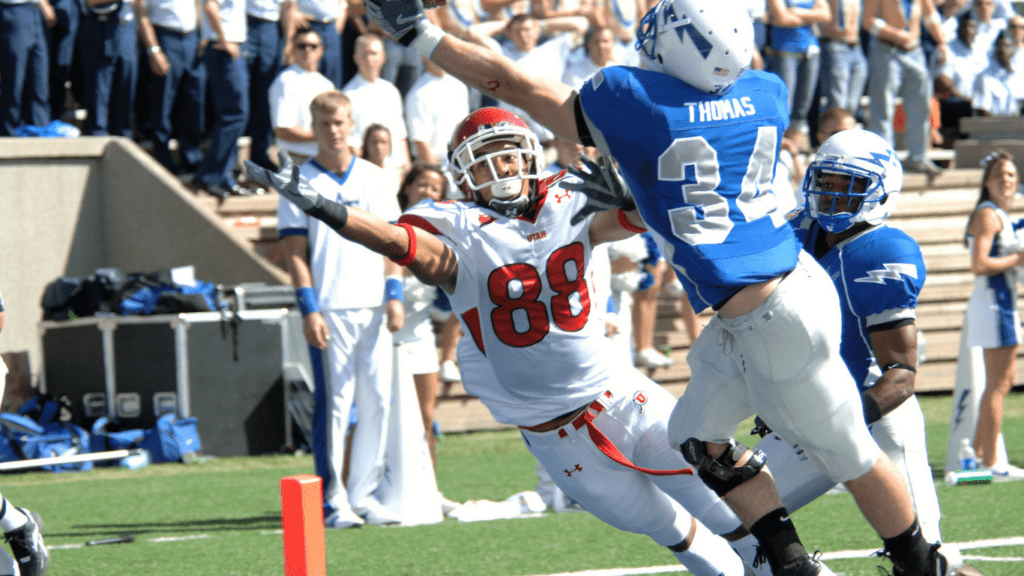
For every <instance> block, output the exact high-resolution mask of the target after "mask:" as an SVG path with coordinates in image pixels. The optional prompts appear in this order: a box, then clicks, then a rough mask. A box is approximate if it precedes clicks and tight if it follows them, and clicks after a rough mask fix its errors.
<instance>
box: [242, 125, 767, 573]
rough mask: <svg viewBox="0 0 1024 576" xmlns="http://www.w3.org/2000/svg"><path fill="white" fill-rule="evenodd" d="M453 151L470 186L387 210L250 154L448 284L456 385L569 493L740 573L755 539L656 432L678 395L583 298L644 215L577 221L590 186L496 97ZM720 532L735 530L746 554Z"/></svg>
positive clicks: (377, 244)
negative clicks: (544, 162) (632, 355)
mask: <svg viewBox="0 0 1024 576" xmlns="http://www.w3.org/2000/svg"><path fill="white" fill-rule="evenodd" d="M450 150H451V151H450V161H451V166H452V172H453V176H454V179H455V181H456V182H457V184H458V186H459V187H460V189H461V191H462V193H463V194H464V198H465V199H464V200H462V201H450V202H433V203H425V202H421V203H420V204H418V205H416V206H414V207H412V208H410V209H409V210H407V211H406V212H405V213H404V214H403V215H402V217H401V218H399V220H398V223H397V224H394V225H392V224H389V223H387V222H385V221H383V220H381V219H379V218H377V217H375V216H373V215H371V214H370V213H368V212H366V211H363V210H359V209H357V208H353V207H346V206H344V205H342V204H340V203H336V202H331V201H329V200H327V199H325V198H323V197H321V196H320V195H319V194H318V193H317V191H316V190H314V189H313V185H315V183H313V184H310V182H309V181H307V180H306V178H305V173H300V172H298V171H293V170H292V169H290V168H288V167H286V168H285V169H284V170H283V171H282V172H281V173H279V174H273V173H270V172H268V171H266V170H265V169H261V168H259V167H258V166H255V165H251V164H250V165H247V168H248V169H249V171H250V174H251V175H252V177H253V178H254V179H256V180H258V181H260V182H264V183H266V184H267V185H268V186H274V187H275V188H276V189H278V190H279V191H280V192H281V194H282V197H285V198H288V199H289V200H292V201H293V202H294V203H295V204H296V206H298V207H299V208H301V209H302V210H303V211H305V212H306V213H307V214H309V215H311V216H313V217H315V218H318V219H320V220H322V221H323V222H325V223H327V224H328V225H329V226H331V227H332V228H334V229H335V230H336V231H337V232H338V233H339V234H341V235H342V236H344V237H345V238H348V239H350V240H353V241H355V242H358V243H360V244H363V245H365V246H367V247H369V248H371V249H373V250H375V251H378V252H380V253H381V254H384V255H385V256H388V257H390V258H392V259H394V260H395V261H397V262H398V263H399V264H401V265H403V266H408V268H409V270H411V271H412V272H413V274H415V275H416V276H417V277H418V278H419V279H420V280H421V281H423V282H425V283H427V284H434V285H437V286H439V287H440V288H441V289H443V290H444V291H445V292H446V293H447V294H448V295H449V298H450V300H451V304H452V310H453V312H454V313H455V314H456V315H457V316H458V318H459V319H460V322H461V324H462V329H463V333H464V334H466V336H465V337H463V338H462V339H461V340H460V342H459V351H458V357H459V366H460V367H461V370H462V382H463V385H464V386H465V387H466V391H467V392H469V393H470V394H472V395H474V396H478V397H479V398H480V399H481V400H482V401H483V402H484V404H485V405H486V406H487V408H488V409H489V410H490V412H491V414H492V415H493V416H494V418H495V419H497V420H498V421H499V422H501V423H503V424H508V425H515V426H518V427H519V428H520V429H521V431H522V435H523V440H524V442H525V443H526V445H527V447H528V448H529V450H530V452H531V453H533V455H534V456H536V458H537V460H538V461H539V462H540V463H541V464H542V465H543V466H544V468H545V469H546V470H547V471H548V473H549V474H550V475H551V477H552V478H553V479H554V481H555V482H556V484H557V485H558V486H559V487H560V488H561V489H562V490H563V491H564V492H565V493H566V494H567V495H568V496H569V497H570V498H572V499H573V500H575V501H576V502H578V503H579V504H580V505H582V506H583V507H584V508H586V509H587V510H588V511H589V512H591V513H592V514H594V515H595V516H597V517H598V518H600V519H601V520H603V521H605V522H607V523H608V524H610V525H612V526H614V527H616V528H619V529H621V530H625V531H629V532H635V533H639V534H646V535H648V536H650V537H651V538H652V539H653V540H654V541H656V542H658V543H659V544H660V545H663V546H666V547H668V548H669V549H670V550H672V552H673V553H674V554H675V555H676V557H677V558H678V559H679V560H680V562H682V563H683V565H684V566H686V568H687V569H688V570H690V571H691V572H693V573H694V574H697V575H708V576H719V575H720V574H726V575H737V576H738V575H741V574H743V573H744V566H743V560H741V556H742V557H743V559H744V560H746V561H747V563H748V564H750V565H754V564H755V563H756V556H757V543H756V539H755V538H753V537H752V536H749V535H747V534H746V531H745V530H744V529H743V527H742V526H741V523H740V520H739V518H737V517H736V516H735V515H734V514H733V513H732V512H731V511H730V510H729V508H728V506H726V505H725V504H724V502H722V501H721V500H720V499H719V498H718V497H717V496H716V495H715V494H714V493H713V492H712V491H711V490H709V489H708V488H707V487H706V486H705V485H704V484H703V483H702V482H701V481H700V480H698V479H697V478H695V477H694V476H693V472H692V470H690V469H688V468H685V466H686V462H685V461H684V460H683V457H682V455H681V454H680V453H679V451H678V450H675V449H673V448H672V447H671V446H670V445H669V443H668V437H667V433H668V430H667V429H668V418H669V415H670V413H671V410H672V407H673V405H674V404H675V398H674V397H673V396H672V394H670V393H669V392H667V391H666V390H665V389H664V388H662V387H661V386H659V385H657V384H656V383H654V382H653V381H651V380H650V379H648V378H647V377H645V376H644V375H643V374H641V373H640V372H639V371H638V370H636V369H635V368H634V367H633V366H632V365H630V363H629V362H626V361H623V360H622V359H621V357H620V356H619V355H615V354H613V353H611V351H610V349H609V340H608V339H607V338H605V336H604V322H603V321H602V320H601V318H600V315H599V314H597V313H595V307H597V306H599V305H602V304H603V303H599V302H596V301H595V300H594V299H592V298H591V294H593V293H594V292H593V291H594V287H593V280H592V278H591V275H590V273H589V266H588V264H589V262H590V257H591V249H592V247H593V246H594V245H595V244H597V243H600V242H606V241H612V240H619V239H622V238H626V237H629V236H631V235H632V234H635V233H636V232H638V231H640V230H642V228H640V227H639V226H638V224H639V223H640V219H639V217H638V215H637V213H636V212H635V211H628V212H627V211H623V210H621V209H617V210H608V211H602V212H597V213H591V214H589V215H587V216H586V217H584V218H579V219H575V220H574V219H573V216H574V215H575V214H577V213H578V212H579V211H580V209H581V208H583V207H584V206H585V205H586V204H587V202H588V199H587V196H586V195H585V194H580V193H575V192H573V191H571V190H570V189H569V184H568V183H567V182H566V181H565V172H560V173H558V174H555V175H553V176H549V177H547V178H540V177H538V175H537V174H538V168H539V167H538V162H539V161H540V159H541V158H543V150H542V148H541V147H540V143H539V142H538V139H537V136H536V135H535V134H534V133H533V132H531V131H530V130H529V129H528V127H527V125H526V123H524V122H523V121H522V120H521V119H520V118H519V117H517V116H515V115H514V114H512V113H511V112H508V111H506V110H502V109H499V108H482V109H480V110H478V111H476V112H474V113H473V114H471V115H469V116H468V117H467V118H466V120H464V121H463V122H462V124H460V126H459V127H458V128H457V129H456V132H455V134H454V136H453V138H452V141H451V145H450ZM282 162H286V160H284V158H282ZM591 166H592V168H593V170H592V173H591V174H590V175H589V176H588V177H592V178H595V179H607V181H608V182H619V180H618V177H617V175H615V174H614V172H613V171H612V169H611V168H610V167H607V166H602V167H598V165H597V164H593V163H591ZM585 184H586V182H581V181H579V180H577V181H576V186H573V187H574V188H576V189H580V188H581V187H582V186H584V185H585ZM665 468H669V469H670V470H665ZM684 506H685V508H684ZM716 533H717V534H722V535H726V536H727V537H729V538H731V539H734V540H736V541H735V542H732V543H731V545H732V547H733V548H735V549H736V551H737V552H738V553H739V554H740V555H741V556H737V554H734V553H733V551H732V550H730V543H729V542H727V541H726V540H725V539H723V538H720V537H719V536H716V535H715V534H716ZM764 568H766V566H765V567H762V569H764ZM762 573H763V572H762Z"/></svg>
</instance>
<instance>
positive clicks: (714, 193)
mask: <svg viewBox="0 0 1024 576" xmlns="http://www.w3.org/2000/svg"><path fill="white" fill-rule="evenodd" d="M366 9H367V12H368V13H369V14H370V15H371V17H373V19H374V20H375V21H376V22H377V23H378V24H379V25H380V26H381V27H382V28H383V29H384V30H385V31H386V32H387V33H388V34H390V35H391V36H393V37H394V38H395V39H397V40H398V41H399V42H401V43H403V44H405V45H407V46H412V47H414V48H415V49H416V50H417V51H418V52H420V54H422V55H423V56H425V57H427V58H429V59H430V60H432V61H433V62H434V63H436V64H438V65H439V66H440V67H442V68H444V69H445V70H446V71H448V72H449V73H451V74H452V75H454V76H455V77H457V78H459V79H460V80H462V81H463V82H465V83H467V84H469V85H471V86H475V87H478V88H479V89H481V90H484V91H487V92H489V93H490V94H491V95H492V96H493V97H496V98H499V99H501V100H504V101H506V102H508V103H509V104H512V105H514V106H517V107H519V108H522V109H524V110H526V111H527V112H528V113H529V114H530V115H531V116H532V117H533V118H534V119H535V120H537V121H538V122H540V123H541V124H544V125H545V126H547V127H548V128H549V129H551V130H552V131H553V132H554V133H555V134H557V135H558V136H561V137H563V138H566V139H569V140H572V141H576V142H580V143H582V144H584V145H596V146H597V147H598V149H599V151H600V152H601V153H602V155H604V156H606V157H609V158H614V159H615V160H616V161H617V162H618V164H619V168H620V170H621V172H622V176H623V178H624V179H625V181H626V183H627V184H628V187H629V189H631V190H632V197H630V196H629V194H628V193H627V192H625V191H624V192H623V193H622V194H593V195H591V193H589V192H588V196H590V197H591V198H592V200H593V202H592V203H591V204H590V205H589V206H587V207H586V208H585V209H584V210H583V212H587V213H589V211H598V210H602V209H608V208H614V207H622V206H632V203H633V202H634V201H635V205H636V207H637V208H638V209H639V212H640V215H641V216H642V217H643V220H644V221H645V222H646V224H647V226H648V228H649V229H650V231H651V232H652V234H653V235H654V237H655V239H656V241H657V243H658V246H659V248H660V249H661V251H662V253H663V254H664V255H665V258H666V260H668V262H669V263H670V264H671V265H672V266H673V268H674V269H675V271H676V274H677V276H678V277H679V278H680V280H681V281H682V283H683V286H684V287H685V289H686V293H687V295H688V297H689V299H690V302H691V304H692V305H693V309H694V311H695V312H700V311H701V310H704V309H705V308H708V307H713V308H714V309H715V310H716V311H717V312H718V314H717V315H716V316H715V317H714V318H713V319H712V321H711V322H710V323H709V324H708V326H707V328H705V330H704V331H703V332H702V333H701V336H700V337H698V338H697V340H696V342H694V345H693V347H692V349H691V351H690V354H689V357H688V361H689V363H690V368H691V380H690V384H689V385H688V386H687V390H686V392H685V394H684V395H683V397H682V398H681V399H680V401H679V403H678V405H677V406H676V409H675V411H674V412H673V415H672V419H671V423H670V429H669V439H670V441H671V442H672V444H673V445H674V446H678V447H680V448H681V449H682V451H683V454H684V456H685V457H686V459H687V460H688V461H689V462H691V463H692V464H693V465H694V467H695V468H696V470H697V472H698V474H699V475H700V477H701V479H702V480H703V481H704V482H705V483H706V484H707V485H708V486H709V487H710V488H711V489H712V490H714V491H715V492H717V493H718V494H719V495H721V496H723V498H724V499H725V500H726V502H728V503H729V505H730V506H731V507H732V508H733V509H734V510H735V511H736V513H737V515H738V516H739V517H740V519H741V520H742V521H743V523H744V525H745V526H747V528H748V529H749V530H750V531H751V533H753V534H754V536H755V537H756V538H757V540H758V541H759V542H760V544H761V545H762V547H763V548H764V551H765V553H766V555H767V557H768V561H769V563H770V565H771V567H772V570H773V572H774V573H775V574H776V575H777V576H790V575H797V576H816V575H820V574H831V571H829V570H828V568H826V567H825V566H824V565H822V564H821V563H820V562H818V561H817V560H816V559H814V558H812V557H811V556H810V555H809V554H808V553H807V551H806V550H805V549H804V547H803V545H802V544H801V542H800V539H799V537H798V536H797V533H796V529H795V527H794V526H793V523H792V522H791V521H790V518H789V513H788V512H787V511H786V509H785V508H784V507H783V506H782V503H781V501H780V500H779V497H778V494H777V492H776V489H775V486H774V483H773V481H772V478H771V474H770V473H768V471H767V469H766V468H765V463H766V462H765V458H764V455H763V453H755V452H753V451H750V450H748V449H747V448H746V447H745V446H742V445H740V444H737V443H736V442H735V441H734V440H733V439H732V436H733V435H734V434H735V432H736V428H737V426H738V425H739V423H740V422H742V421H743V420H744V419H746V418H747V417H749V416H750V415H751V414H754V413H755V412H756V413H758V414H760V415H761V416H762V417H763V418H764V419H765V420H766V421H767V422H768V424H769V425H770V426H771V427H772V428H774V429H775V430H776V432H777V433H778V434H779V435H780V436H782V437H784V438H786V439H787V440H789V441H791V442H794V443H799V444H801V445H802V446H804V448H805V449H806V450H807V451H808V453H809V454H810V455H811V457H812V458H814V460H815V463H816V464H817V465H818V466H820V467H821V468H822V469H823V470H825V471H826V473H827V474H828V475H829V477H830V478H832V479H833V480H834V481H836V482H839V483H844V484H846V486H847V487H848V488H849V489H850V491H851V492H852V493H853V494H854V497H855V499H856V501H857V503H858V505H859V506H860V508H861V510H862V512H863V513H864V515H865V517H866V518H867V519H868V521H869V522H870V523H871V525H872V526H873V527H874V528H875V530H876V531H877V532H878V533H879V535H880V536H881V537H882V538H883V539H884V541H885V549H886V552H887V553H889V554H890V555H891V557H892V558H893V560H894V562H895V564H896V566H898V570H899V572H900V574H904V575H907V576H918V575H928V576H931V575H935V574H942V576H944V572H945V567H944V565H945V562H946V560H945V558H944V557H943V556H942V555H941V554H939V553H938V552H937V550H936V549H935V548H934V547H933V546H932V545H931V544H930V543H929V542H927V541H926V540H925V539H924V538H923V537H922V535H921V531H920V528H919V526H918V522H917V519H916V517H915V514H914V509H913V505H912V502H911V497H910V492H909V490H908V488H907V485H906V482H905V481H904V480H903V478H902V476H901V475H900V473H899V471H898V470H897V469H896V466H895V465H894V464H893V463H892V461H891V460H890V459H889V458H888V457H887V456H885V455H884V454H883V453H882V451H881V450H880V449H879V447H878V445H877V443H875V441H874V439H873V438H872V437H871V434H870V432H869V431H868V428H867V425H866V424H865V423H864V420H863V418H862V417H861V415H862V414H863V407H862V405H861V399H860V396H859V394H857V389H856V386H855V385H854V383H853V381H852V378H851V376H850V373H849V370H847V368H846V366H845V364H844V363H843V361H842V358H841V357H840V355H839V342H840V331H841V325H842V324H841V323H842V319H841V316H840V310H839V299H838V296H837V294H836V290H835V287H834V286H833V285H832V282H831V281H830V280H829V277H828V275H827V274H826V273H825V271H824V270H823V269H822V268H821V266H820V265H818V263H817V262H815V261H814V258H813V257H811V256H810V255H809V254H807V253H806V252H803V251H802V250H801V248H800V245H799V243H798V241H797V239H796V236H795V234H794V232H793V229H792V228H791V227H790V226H789V225H788V224H787V222H786V219H785V215H784V214H783V212H782V210H780V209H779V206H778V201H777V199H776V197H775V195H774V194H772V190H771V182H772V177H773V175H774V172H775V163H776V160H777V158H778V153H779V140H780V139H781V136H782V133H783V131H784V130H785V129H786V127H787V125H788V118H789V110H788V109H787V104H786V101H787V92H786V88H785V85H784V84H783V83H782V81H781V80H780V79H779V78H778V77H777V76H775V75H772V74H768V73H764V72H760V71H753V70H747V69H748V67H749V65H750V61H751V56H752V54H753V50H754V34H753V26H752V24H751V22H750V20H749V18H747V17H746V12H745V10H744V9H743V6H742V5H741V4H740V3H738V2H736V1H729V0H721V1H717V2H706V1H700V0H661V1H660V2H659V3H658V4H657V5H656V6H655V7H654V8H652V9H651V11H650V12H649V13H648V14H647V15H646V16H645V17H644V19H643V21H642V23H641V26H640V30H639V31H638V41H637V49H638V50H639V51H640V60H641V63H642V65H643V68H642V69H641V68H630V67H622V66H612V67H607V68H604V69H602V70H601V71H600V72H598V73H597V74H595V75H594V76H593V77H592V78H591V79H590V80H588V81H586V82H585V83H584V84H583V86H582V87H581V88H580V90H579V91H575V90H573V89H572V88H571V87H569V86H566V85H565V84H561V83H559V82H553V81H550V80H546V79H542V78H539V77H535V76H532V75H530V74H529V73H528V72H526V71H524V70H521V69H519V68H518V67H517V66H516V65H515V64H514V63H513V62H512V61H511V60H509V59H508V58H505V57H503V56H501V55H500V54H496V53H494V52H492V51H490V50H487V49H486V48H483V47H481V46H477V45H473V44H470V43H467V42H463V41H460V40H459V39H457V38H455V37H454V36H450V35H448V34H446V33H445V32H444V31H442V30H441V29H440V28H438V27H437V26H434V25H433V24H431V23H430V22H429V21H428V20H427V19H426V17H425V16H424V14H423V5H422V3H421V0H366ZM609 497H614V495H611V494H610V495H609Z"/></svg>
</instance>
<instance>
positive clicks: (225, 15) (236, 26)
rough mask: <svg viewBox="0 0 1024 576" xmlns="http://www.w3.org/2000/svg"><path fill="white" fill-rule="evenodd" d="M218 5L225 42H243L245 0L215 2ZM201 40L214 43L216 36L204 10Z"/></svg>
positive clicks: (245, 29) (245, 21) (245, 25)
mask: <svg viewBox="0 0 1024 576" xmlns="http://www.w3.org/2000/svg"><path fill="white" fill-rule="evenodd" d="M217 4H219V5H220V27H221V30H222V31H223V32H224V39H225V40H226V41H227V42H236V43H238V44H241V43H243V42H245V38H246V34H247V32H248V30H247V28H248V24H247V20H246V18H245V0H217ZM202 36H203V40H209V41H210V42H216V41H218V40H219V38H217V34H216V33H215V32H214V31H213V28H212V27H211V26H210V21H209V17H208V16H207V15H206V10H203V34H202Z"/></svg>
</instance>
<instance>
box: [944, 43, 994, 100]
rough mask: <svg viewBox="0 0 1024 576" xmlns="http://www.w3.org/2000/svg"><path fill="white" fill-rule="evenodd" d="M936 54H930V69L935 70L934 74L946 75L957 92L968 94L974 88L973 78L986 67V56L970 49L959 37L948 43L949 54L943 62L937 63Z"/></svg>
mask: <svg viewBox="0 0 1024 576" xmlns="http://www.w3.org/2000/svg"><path fill="white" fill-rule="evenodd" d="M937 54H938V53H937V52H936V53H935V54H933V55H932V69H933V70H935V71H937V72H936V74H942V75H944V76H948V77H949V79H950V80H952V81H953V87H954V89H955V90H956V91H957V92H959V93H960V94H963V95H964V96H970V95H971V91H972V90H974V79H975V78H977V77H978V74H980V73H981V71H982V70H984V69H985V68H987V67H988V58H987V57H986V56H985V55H984V54H980V53H978V52H975V51H974V50H971V47H970V46H968V45H966V44H964V43H963V40H960V39H959V38H956V39H954V40H952V41H951V42H950V43H949V55H948V57H947V58H946V63H945V64H941V65H940V64H939V63H938V59H937Z"/></svg>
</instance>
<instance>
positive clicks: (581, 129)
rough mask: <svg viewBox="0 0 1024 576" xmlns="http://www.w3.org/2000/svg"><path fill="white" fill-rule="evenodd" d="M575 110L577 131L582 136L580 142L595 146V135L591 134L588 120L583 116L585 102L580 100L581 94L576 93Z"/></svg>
mask: <svg viewBox="0 0 1024 576" xmlns="http://www.w3.org/2000/svg"><path fill="white" fill-rule="evenodd" d="M573 112H574V113H575V116H576V132H577V135H578V136H579V137H580V144H583V145H584V146H589V147H595V146H597V144H594V137H593V136H592V135H591V134H590V128H589V127H588V126H587V120H586V118H585V117H584V116H583V103H582V102H580V95H579V94H577V95H576V101H575V102H573Z"/></svg>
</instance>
